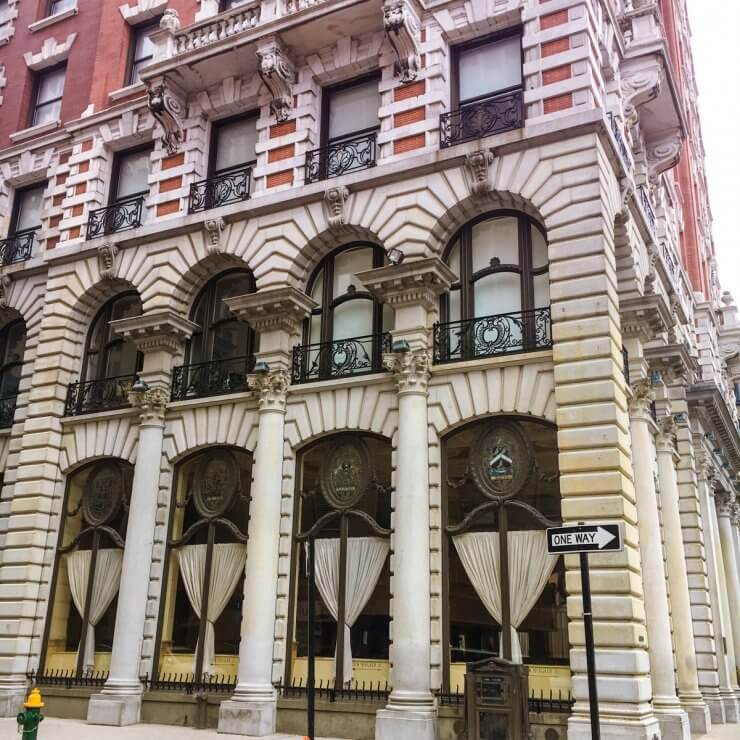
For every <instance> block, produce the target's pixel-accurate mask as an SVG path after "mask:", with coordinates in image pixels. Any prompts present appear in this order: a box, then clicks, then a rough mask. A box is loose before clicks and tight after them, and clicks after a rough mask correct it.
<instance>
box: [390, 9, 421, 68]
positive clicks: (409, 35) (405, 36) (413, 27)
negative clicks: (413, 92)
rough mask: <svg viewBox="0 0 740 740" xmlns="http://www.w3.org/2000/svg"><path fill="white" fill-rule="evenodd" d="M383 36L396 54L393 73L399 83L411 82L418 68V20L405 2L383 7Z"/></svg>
mask: <svg viewBox="0 0 740 740" xmlns="http://www.w3.org/2000/svg"><path fill="white" fill-rule="evenodd" d="M383 22H384V26H385V34H386V36H387V37H388V41H389V42H390V44H391V46H392V47H393V51H394V52H395V54H396V59H397V61H396V65H395V73H396V75H397V76H398V77H399V79H400V80H401V82H413V81H414V80H415V79H416V78H417V76H418V74H419V68H420V54H419V48H418V42H417V39H418V36H419V19H418V17H417V15H416V13H415V12H414V11H413V10H412V8H411V5H410V4H409V3H408V2H407V1H406V0H400V2H390V3H387V4H385V5H384V6H383Z"/></svg>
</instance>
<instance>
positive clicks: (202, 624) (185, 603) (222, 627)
mask: <svg viewBox="0 0 740 740" xmlns="http://www.w3.org/2000/svg"><path fill="white" fill-rule="evenodd" d="M251 480H252V457H251V455H250V454H249V453H248V452H245V451H244V450H241V449H236V448H229V447H211V448H209V449H207V450H204V451H202V452H200V453H197V454H194V455H191V456H190V457H188V458H186V459H185V460H183V461H182V462H181V463H180V464H179V465H178V466H177V468H176V472H175V486H174V490H173V505H172V507H171V509H170V530H169V532H170V534H169V539H168V554H167V559H166V562H167V565H166V571H165V574H164V584H165V586H164V596H163V599H162V604H161V612H160V620H159V624H160V638H159V660H158V665H159V670H160V672H162V673H167V674H173V673H174V674H179V675H185V676H187V675H189V674H193V675H194V676H195V680H196V681H199V680H200V678H201V677H202V676H203V675H204V674H207V675H208V676H211V677H213V676H219V677H221V678H222V679H224V680H225V678H226V677H230V678H231V679H235V678H236V671H237V662H238V657H237V656H238V655H239V641H240V637H241V628H240V625H241V618H242V601H243V592H244V564H245V562H246V557H247V545H246V542H247V525H248V522H249V487H250V483H251ZM204 615H205V618H204Z"/></svg>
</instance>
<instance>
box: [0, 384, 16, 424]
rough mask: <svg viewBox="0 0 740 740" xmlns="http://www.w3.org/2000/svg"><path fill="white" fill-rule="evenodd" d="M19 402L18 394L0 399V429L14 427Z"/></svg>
mask: <svg viewBox="0 0 740 740" xmlns="http://www.w3.org/2000/svg"><path fill="white" fill-rule="evenodd" d="M17 401H18V394H17V393H14V394H13V395H12V396H5V398H0V429H7V428H8V427H12V426H13V419H14V418H15V404H16V402H17Z"/></svg>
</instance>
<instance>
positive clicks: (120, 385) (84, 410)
mask: <svg viewBox="0 0 740 740" xmlns="http://www.w3.org/2000/svg"><path fill="white" fill-rule="evenodd" d="M135 381H136V375H119V376H117V377H114V378H101V379H100V380H85V381H80V382H78V383H70V385H69V387H68V388H67V401H66V403H65V406H64V415H65V416H80V415H81V414H93V413H95V412H97V411H113V410H115V409H124V408H126V407H127V406H128V405H129V400H128V394H129V391H130V390H131V387H132V386H133V384H134V382H135Z"/></svg>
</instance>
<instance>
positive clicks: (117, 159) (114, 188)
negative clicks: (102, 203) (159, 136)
mask: <svg viewBox="0 0 740 740" xmlns="http://www.w3.org/2000/svg"><path fill="white" fill-rule="evenodd" d="M145 150H148V151H149V158H150V161H149V166H150V172H149V174H151V153H152V151H154V145H153V144H152V143H151V142H148V143H146V144H142V145H141V146H136V147H131V148H130V149H121V151H119V152H115V153H114V155H113V165H112V167H111V178H110V191H109V193H108V205H109V206H114V205H117V204H119V203H127V202H128V201H130V200H136V199H137V198H142V197H146V196H147V195H148V194H149V185H148V184H147V188H146V190H141V191H137V192H136V193H131V194H130V195H127V196H126V197H125V198H121V197H120V196H119V195H118V189H119V186H120V182H119V181H120V175H121V160H123V159H124V158H125V157H127V156H129V155H133V154H138V153H139V152H143V151H145Z"/></svg>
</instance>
